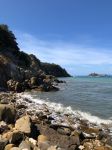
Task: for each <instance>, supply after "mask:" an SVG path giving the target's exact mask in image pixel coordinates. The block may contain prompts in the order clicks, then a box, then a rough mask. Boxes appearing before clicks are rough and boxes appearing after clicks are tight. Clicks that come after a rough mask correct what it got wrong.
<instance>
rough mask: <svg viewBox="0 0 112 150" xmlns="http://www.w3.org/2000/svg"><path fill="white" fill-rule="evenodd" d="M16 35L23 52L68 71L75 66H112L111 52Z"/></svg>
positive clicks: (23, 34) (27, 35)
mask: <svg viewBox="0 0 112 150" xmlns="http://www.w3.org/2000/svg"><path fill="white" fill-rule="evenodd" d="M15 34H16V36H17V41H18V43H19V46H20V48H21V50H23V51H25V52H27V53H33V54H35V55H36V56H37V57H38V58H39V59H40V60H42V61H45V62H51V63H56V64H60V65H61V66H63V67H66V68H68V69H69V67H70V66H71V67H74V66H75V65H106V64H112V52H111V50H106V49H98V48H91V47H85V46H84V45H77V44H75V43H69V42H68V43H67V42H63V41H47V40H40V39H38V38H36V37H34V36H32V35H30V34H26V33H21V32H17V31H16V32H15ZM71 67H70V68H71Z"/></svg>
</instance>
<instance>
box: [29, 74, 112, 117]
mask: <svg viewBox="0 0 112 150" xmlns="http://www.w3.org/2000/svg"><path fill="white" fill-rule="evenodd" d="M61 80H65V81H66V83H62V84H60V85H59V86H60V90H59V91H58V92H44V93H41V92H39V93H37V92H34V93H31V95H32V96H33V98H39V99H41V100H45V101H48V102H50V103H51V104H52V103H54V102H55V103H60V104H63V106H65V107H68V106H70V108H72V110H75V111H80V112H84V113H89V114H90V115H92V116H97V117H99V118H101V119H111V117H112V77H74V78H61ZM54 107H57V106H54Z"/></svg>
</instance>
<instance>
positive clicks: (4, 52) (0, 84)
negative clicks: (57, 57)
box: [0, 25, 70, 92]
mask: <svg viewBox="0 0 112 150" xmlns="http://www.w3.org/2000/svg"><path fill="white" fill-rule="evenodd" d="M69 76H70V75H69V74H68V73H67V71H66V70H65V69H63V68H61V67H60V66H59V65H56V64H49V63H43V62H41V61H40V60H39V59H38V58H36V56H34V55H33V54H31V55H28V54H26V53H24V52H23V51H21V50H20V49H19V47H18V44H17V42H16V38H15V35H14V34H13V32H12V31H10V30H9V28H8V26H7V25H0V88H1V90H9V91H15V92H23V91H25V90H32V89H36V90H41V91H52V90H58V88H57V87H55V86H54V83H55V82H59V81H58V80H57V79H56V77H69Z"/></svg>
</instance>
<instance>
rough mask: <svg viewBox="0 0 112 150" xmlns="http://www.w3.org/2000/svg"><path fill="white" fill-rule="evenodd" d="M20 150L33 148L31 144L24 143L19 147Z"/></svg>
mask: <svg viewBox="0 0 112 150" xmlns="http://www.w3.org/2000/svg"><path fill="white" fill-rule="evenodd" d="M19 148H20V149H22V150H23V149H27V150H31V146H30V143H28V142H27V141H22V142H21V143H20V145H19Z"/></svg>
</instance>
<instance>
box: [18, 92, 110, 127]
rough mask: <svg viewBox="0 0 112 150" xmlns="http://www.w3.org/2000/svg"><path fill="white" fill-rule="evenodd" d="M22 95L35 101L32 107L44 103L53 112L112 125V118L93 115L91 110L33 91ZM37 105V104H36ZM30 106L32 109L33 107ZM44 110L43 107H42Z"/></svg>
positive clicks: (98, 123)
mask: <svg viewBox="0 0 112 150" xmlns="http://www.w3.org/2000/svg"><path fill="white" fill-rule="evenodd" d="M34 96H36V98H34ZM20 97H22V98H27V99H29V100H30V101H32V102H33V103H34V105H32V106H31V107H35V109H36V107H38V105H40V106H42V105H44V104H45V105H46V106H47V107H48V109H49V110H50V111H51V112H53V113H54V112H55V113H57V114H62V115H65V114H68V115H72V116H74V117H76V118H79V119H81V120H87V121H89V122H90V123H94V124H97V125H100V124H107V125H110V124H111V125H112V120H111V118H110V119H101V118H99V117H97V116H94V115H91V113H89V112H82V111H80V110H74V109H73V108H72V107H71V106H68V107H65V106H64V105H63V104H61V103H55V102H50V101H49V100H48V99H46V100H44V99H40V98H38V97H37V95H32V94H31V93H30V94H29V93H23V94H21V95H20ZM36 105H37V106H36ZM31 107H30V109H32V108H31ZM41 110H42V108H41Z"/></svg>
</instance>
